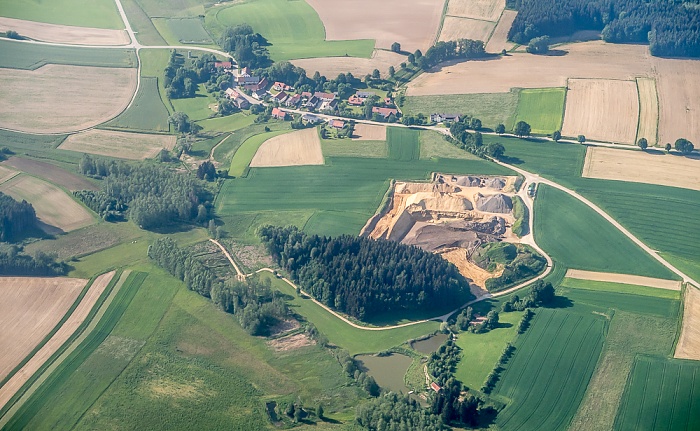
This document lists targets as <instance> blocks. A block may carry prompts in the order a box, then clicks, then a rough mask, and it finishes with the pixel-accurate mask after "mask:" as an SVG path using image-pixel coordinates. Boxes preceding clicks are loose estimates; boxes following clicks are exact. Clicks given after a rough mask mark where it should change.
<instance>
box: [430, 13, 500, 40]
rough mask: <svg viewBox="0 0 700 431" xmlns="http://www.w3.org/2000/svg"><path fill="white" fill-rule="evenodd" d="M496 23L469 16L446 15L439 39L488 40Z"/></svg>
mask: <svg viewBox="0 0 700 431" xmlns="http://www.w3.org/2000/svg"><path fill="white" fill-rule="evenodd" d="M494 27H496V24H495V23H493V22H489V21H482V20H478V19H471V18H459V17H453V16H446V17H445V21H444V23H443V24H442V31H441V32H440V40H442V41H449V40H457V39H474V40H483V41H487V40H489V37H490V36H491V33H492V32H493V29H494Z"/></svg>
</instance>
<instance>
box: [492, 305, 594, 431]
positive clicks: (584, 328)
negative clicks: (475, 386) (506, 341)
mask: <svg viewBox="0 0 700 431" xmlns="http://www.w3.org/2000/svg"><path fill="white" fill-rule="evenodd" d="M604 327H605V320H604V319H603V318H602V317H601V316H596V315H594V314H590V313H580V314H579V313H574V312H569V311H564V310H553V309H538V310H537V313H536V315H535V317H534V318H533V320H532V323H531V327H530V329H529V330H528V331H527V332H526V333H525V334H524V336H522V337H520V338H519V339H518V341H517V342H516V343H515V349H516V350H515V354H514V356H513V357H512V359H511V360H510V362H509V363H508V365H506V367H505V371H504V372H503V375H502V380H500V381H499V382H498V384H497V386H496V390H495V391H494V394H495V395H497V396H501V397H504V398H505V399H509V400H510V402H509V403H508V405H507V406H506V407H505V409H503V411H501V413H499V415H498V417H497V418H496V425H498V427H499V428H500V429H501V430H504V431H507V430H525V429H533V430H534V429H543V430H544V429H546V430H558V429H564V428H566V426H567V425H568V423H569V421H570V420H571V417H572V416H573V415H574V413H575V412H576V409H577V407H578V405H579V403H580V401H581V398H582V397H583V394H584V391H585V388H586V385H587V384H588V381H589V380H590V378H591V375H592V374H593V370H594V368H595V365H596V362H597V360H598V356H599V354H600V350H601V348H602V345H603V339H604Z"/></svg>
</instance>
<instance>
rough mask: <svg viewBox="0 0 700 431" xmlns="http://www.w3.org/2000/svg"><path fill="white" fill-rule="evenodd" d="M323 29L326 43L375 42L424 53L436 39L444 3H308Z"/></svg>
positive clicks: (364, 0)
mask: <svg viewBox="0 0 700 431" xmlns="http://www.w3.org/2000/svg"><path fill="white" fill-rule="evenodd" d="M307 3H309V4H310V5H311V7H313V8H314V9H315V10H316V12H317V13H318V15H319V16H320V18H321V21H323V25H324V26H325V27H326V40H355V39H374V40H375V41H376V44H375V47H377V48H384V49H389V48H390V47H391V44H392V43H394V42H399V43H400V44H401V49H402V50H404V51H409V52H413V51H415V50H416V49H421V50H423V51H425V50H427V49H428V48H429V47H430V46H431V45H432V44H433V40H434V39H435V35H436V34H437V31H438V27H439V26H440V20H441V18H442V11H443V6H444V1H443V0H414V1H411V2H410V3H406V2H405V1H404V0H386V1H383V2H377V1H375V0H353V1H347V0H346V1H339V0H335V1H333V0H330V1H329V0H307Z"/></svg>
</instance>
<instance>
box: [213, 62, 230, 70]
mask: <svg viewBox="0 0 700 431" xmlns="http://www.w3.org/2000/svg"><path fill="white" fill-rule="evenodd" d="M214 67H216V68H219V67H221V68H223V69H224V70H226V69H229V70H230V69H231V68H232V67H233V65H232V64H231V62H230V61H215V62H214Z"/></svg>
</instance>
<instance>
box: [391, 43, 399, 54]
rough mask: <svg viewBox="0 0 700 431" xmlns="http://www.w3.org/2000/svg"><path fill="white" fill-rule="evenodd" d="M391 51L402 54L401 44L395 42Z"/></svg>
mask: <svg viewBox="0 0 700 431" xmlns="http://www.w3.org/2000/svg"><path fill="white" fill-rule="evenodd" d="M391 50H392V51H394V52H401V44H400V43H398V42H394V43H392V44H391Z"/></svg>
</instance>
